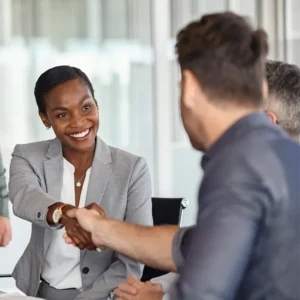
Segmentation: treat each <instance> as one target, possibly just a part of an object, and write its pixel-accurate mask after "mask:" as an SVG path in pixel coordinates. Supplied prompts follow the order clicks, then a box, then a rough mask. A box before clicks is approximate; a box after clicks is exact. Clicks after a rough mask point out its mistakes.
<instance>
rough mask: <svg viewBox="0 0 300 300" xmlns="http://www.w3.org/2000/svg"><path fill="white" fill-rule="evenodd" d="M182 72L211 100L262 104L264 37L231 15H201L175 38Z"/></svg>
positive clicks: (266, 46)
mask: <svg viewBox="0 0 300 300" xmlns="http://www.w3.org/2000/svg"><path fill="white" fill-rule="evenodd" d="M176 52H177V56H178V62H179V64H180V67H181V69H182V70H184V69H187V70H189V71H191V72H192V73H193V74H194V75H195V77H196V78H197V80H198V81H199V83H200V84H201V88H202V89H203V90H204V92H205V93H207V94H208V95H209V96H210V98H211V99H212V100H214V99H224V101H227V102H229V101H231V102H235V104H238V105H243V106H250V107H258V106H260V107H261V106H262V105H263V92H262V82H263V79H264V76H265V75H264V72H265V61H266V55H267V53H268V42H267V34H266V33H265V32H264V31H263V30H260V29H259V30H256V31H255V30H254V29H253V28H252V26H251V25H250V24H249V23H248V22H247V20H246V19H244V18H243V17H241V16H238V15H236V14H234V13H231V12H224V13H215V14H209V15H204V16H203V17H202V18H201V19H200V20H198V21H194V22H192V23H190V24H189V25H187V26H186V27H185V28H184V29H182V30H181V31H180V32H179V33H178V35H177V43H176Z"/></svg>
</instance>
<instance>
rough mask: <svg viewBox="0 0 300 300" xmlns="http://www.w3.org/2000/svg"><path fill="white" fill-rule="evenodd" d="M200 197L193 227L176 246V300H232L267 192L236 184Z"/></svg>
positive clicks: (254, 187) (263, 207) (245, 264)
mask: <svg viewBox="0 0 300 300" xmlns="http://www.w3.org/2000/svg"><path fill="white" fill-rule="evenodd" d="M204 197H205V199H200V203H199V204H200V205H199V213H198V220H197V226H196V227H195V228H194V229H192V230H191V231H189V232H188V233H187V234H186V236H185V238H184V243H183V244H182V253H183V256H184V257H185V264H184V265H183V266H182V268H180V274H181V277H180V280H179V284H178V294H179V295H178V298H179V299H186V300H189V299H195V300H196V299H199V300H200V299H201V300H202V299H205V300H215V299H235V296H236V292H237V289H238V286H239V284H240V281H241V279H242V277H243V274H244V272H245V270H246V268H247V265H248V262H249V259H250V256H251V252H252V250H253V246H254V243H255V238H256V235H257V232H258V230H259V224H260V221H261V219H262V216H263V211H264V209H265V207H266V202H267V201H268V199H269V194H268V193H267V192H266V191H264V190H262V189H261V187H260V186H255V185H251V186H250V185H247V184H243V183H237V184H235V185H232V186H231V187H226V188H224V189H219V190H214V191H213V192H211V193H210V194H209V195H205V196H204ZM187 253H188V255H187Z"/></svg>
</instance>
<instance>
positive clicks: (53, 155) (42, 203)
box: [9, 138, 152, 300]
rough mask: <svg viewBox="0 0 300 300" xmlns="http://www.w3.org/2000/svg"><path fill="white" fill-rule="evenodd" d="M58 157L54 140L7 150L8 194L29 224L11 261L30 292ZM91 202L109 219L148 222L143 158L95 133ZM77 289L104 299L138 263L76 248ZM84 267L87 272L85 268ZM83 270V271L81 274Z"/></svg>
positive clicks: (58, 176) (43, 245)
mask: <svg viewBox="0 0 300 300" xmlns="http://www.w3.org/2000/svg"><path fill="white" fill-rule="evenodd" d="M62 176H63V156H62V148H61V143H60V141H59V140H58V139H54V140H50V141H42V142H37V143H32V144H26V145H17V146H16V147H15V149H14V152H13V154H12V161H11V165H10V179H9V198H10V199H11V201H12V203H13V211H14V213H15V215H17V216H18V217H20V218H22V219H25V220H27V221H29V222H31V223H32V233H31V238H30V242H29V244H28V246H27V248H26V250H25V252H24V254H23V256H22V257H21V258H20V260H19V262H18V264H17V265H16V267H15V269H14V272H13V277H14V278H15V279H16V283H17V287H18V288H19V289H20V290H22V291H23V292H24V293H25V294H27V295H28V296H35V295H36V293H37V290H38V286H39V282H40V274H41V268H42V265H43V260H44V257H45V254H46V251H47V249H48V247H49V244H50V241H51V235H52V232H53V230H54V229H53V228H51V227H50V226H49V225H48V223H47V221H46V217H47V211H48V207H49V206H50V205H52V204H53V203H55V202H57V201H59V199H60V194H61V189H62V183H63V180H62V179H63V177H62ZM92 202H96V203H97V204H99V205H101V207H103V209H104V210H105V212H106V214H107V216H108V217H109V218H113V219H117V220H126V221H128V222H131V223H136V224H143V225H152V210H151V183H150V175H149V171H148V168H147V165H146V162H145V160H144V159H143V158H140V157H137V156H135V155H132V154H130V153H127V152H125V151H122V150H119V149H117V148H113V147H110V146H108V145H106V144H105V143H104V142H103V141H102V140H101V139H100V138H97V144H96V150H95V157H94V161H93V164H92V169H91V175H90V181H89V186H88V192H87V198H86V205H88V204H90V203H92ZM80 267H81V269H82V270H84V271H83V273H82V274H81V275H82V283H83V292H82V293H80V294H79V295H78V296H77V297H76V298H75V299H76V300H81V299H85V300H86V299H90V300H93V299H97V300H99V299H106V298H107V296H108V295H109V293H110V291H111V290H113V289H114V288H116V287H117V286H118V284H120V283H121V282H124V281H125V280H126V275H127V274H135V275H136V276H138V277H140V276H141V275H142V271H143V265H141V264H139V263H137V262H135V261H133V260H131V259H129V258H127V257H125V256H123V255H120V254H118V253H115V252H113V251H111V250H105V251H102V252H100V253H99V252H97V251H87V250H83V251H81V262H80ZM87 270H88V273H87ZM86 273H87V274H86Z"/></svg>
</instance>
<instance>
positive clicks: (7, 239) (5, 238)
mask: <svg viewBox="0 0 300 300" xmlns="http://www.w3.org/2000/svg"><path fill="white" fill-rule="evenodd" d="M10 240H11V233H10V228H7V229H6V232H5V233H4V236H3V240H2V244H3V246H4V247H5V246H7V245H8V243H9V242H10Z"/></svg>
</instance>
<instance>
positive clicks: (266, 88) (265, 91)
mask: <svg viewBox="0 0 300 300" xmlns="http://www.w3.org/2000/svg"><path fill="white" fill-rule="evenodd" d="M262 94H263V99H267V98H268V97H269V86H268V81H267V79H264V80H263V82H262Z"/></svg>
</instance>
